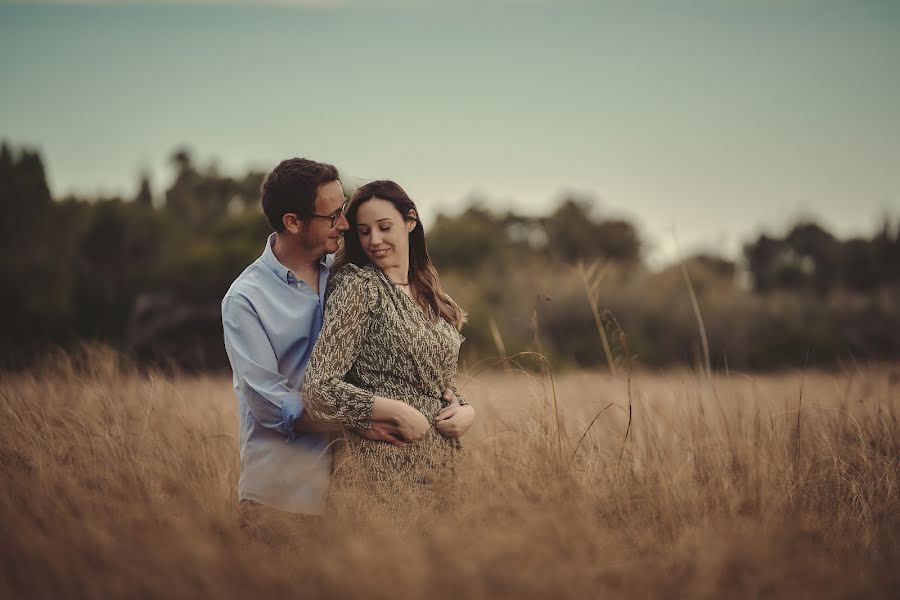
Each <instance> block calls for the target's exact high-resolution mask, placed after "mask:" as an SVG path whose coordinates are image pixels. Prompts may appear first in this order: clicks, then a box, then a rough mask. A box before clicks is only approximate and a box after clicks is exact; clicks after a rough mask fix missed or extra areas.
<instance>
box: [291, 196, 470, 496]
mask: <svg viewBox="0 0 900 600" xmlns="http://www.w3.org/2000/svg"><path fill="white" fill-rule="evenodd" d="M346 216H347V220H348V222H349V223H350V230H349V231H348V232H347V233H346V234H345V235H344V246H343V248H342V250H341V251H340V252H339V253H338V256H337V259H336V261H335V265H334V268H333V273H334V275H333V276H332V278H331V280H330V281H329V284H328V291H327V293H326V299H327V303H326V308H325V319H324V323H323V326H322V331H321V333H320V334H319V339H318V342H317V343H316V347H315V349H314V350H313V354H312V358H311V359H310V362H309V366H308V367H307V370H306V376H305V381H304V385H303V398H304V403H305V406H306V410H307V411H308V413H309V415H310V416H311V417H312V418H313V419H314V420H317V421H323V422H326V423H332V424H340V425H342V426H343V427H344V428H345V429H346V430H347V433H346V436H345V437H346V444H344V451H343V453H342V456H341V458H342V459H343V460H341V461H340V462H341V466H340V467H339V468H338V469H337V471H336V473H335V479H336V480H338V481H339V480H341V479H343V478H346V477H347V476H358V475H362V476H363V478H364V479H367V480H369V482H374V483H376V484H377V483H386V482H388V481H398V480H399V481H401V482H407V483H409V482H415V483H423V482H429V481H432V480H434V478H435V476H436V475H438V474H439V473H440V472H442V471H443V469H442V467H443V466H446V465H448V464H450V463H452V462H453V458H454V456H455V455H456V454H457V453H458V451H459V450H460V449H461V446H460V443H459V441H458V439H457V438H458V437H459V436H460V435H462V434H463V433H464V432H465V431H466V430H467V429H468V427H469V426H470V425H471V423H472V421H473V420H474V416H475V411H474V409H473V408H472V407H471V406H469V405H467V404H466V402H465V400H463V399H462V398H461V397H460V396H459V392H458V391H457V390H456V387H455V385H454V381H453V380H454V377H455V375H456V372H457V364H456V363H457V358H458V354H459V346H460V344H461V343H462V341H463V337H462V336H461V335H460V334H459V329H460V328H461V327H462V325H463V322H464V320H465V313H464V312H463V311H462V309H461V308H460V307H459V306H457V304H456V303H455V302H454V301H453V300H452V299H451V298H450V297H449V296H447V294H445V293H444V291H443V288H442V287H441V283H440V280H439V279H438V275H437V271H436V270H435V268H434V265H433V264H432V263H431V259H430V258H429V257H428V250H427V248H426V246H425V232H424V230H423V228H422V224H421V222H420V221H419V216H418V212H417V211H416V207H415V204H414V203H413V201H412V200H411V199H410V198H409V196H407V195H406V192H404V191H403V189H402V188H401V187H400V186H399V185H397V184H396V183H394V182H391V181H375V182H372V183H369V184H366V185H364V186H362V187H360V188H359V189H358V190H357V192H356V193H355V194H354V195H353V198H351V200H350V204H349V206H348V208H347V215H346ZM447 388H449V389H451V390H453V392H454V394H455V395H456V398H457V399H458V402H454V403H451V404H450V405H449V406H446V405H445V401H443V400H442V393H443V391H444V390H445V389H447ZM373 421H380V422H387V423H389V424H390V425H389V427H391V428H392V429H391V430H392V431H393V432H394V433H395V434H396V435H397V437H398V439H396V440H395V443H393V444H392V443H386V442H384V441H377V440H375V439H369V437H375V436H369V437H366V435H365V434H366V429H367V428H369V426H370V424H371V423H372V422H373ZM407 442H413V443H407Z"/></svg>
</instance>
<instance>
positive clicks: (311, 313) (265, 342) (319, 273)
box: [222, 158, 455, 526]
mask: <svg viewBox="0 0 900 600" xmlns="http://www.w3.org/2000/svg"><path fill="white" fill-rule="evenodd" d="M261 191H262V206H263V212H264V213H265V215H266V219H267V220H268V222H269V224H270V225H271V227H272V229H273V230H274V233H272V234H271V235H270V236H269V239H268V242H267V243H266V246H265V249H264V250H263V253H262V256H260V257H259V258H258V259H257V260H256V261H255V262H254V263H253V264H251V265H250V266H249V267H247V268H246V269H245V270H244V272H243V273H241V275H240V276H239V277H238V278H237V279H236V280H235V281H234V283H233V284H232V285H231V287H230V288H229V290H228V292H227V293H226V294H225V298H224V299H223V300H222V324H223V327H224V334H225V349H226V351H227V353H228V359H229V361H230V362H231V368H232V371H233V374H234V375H233V384H234V389H235V392H236V393H237V397H238V412H239V417H240V457H241V474H240V480H239V482H238V496H239V498H240V500H241V512H242V522H243V524H244V525H245V526H247V523H248V521H256V520H258V518H257V517H258V516H259V515H267V520H269V521H271V516H272V513H273V512H274V511H272V510H271V509H277V511H281V512H283V513H297V514H301V515H318V514H321V513H322V512H323V511H324V508H325V500H326V495H327V492H328V483H329V478H330V475H331V467H332V464H331V462H332V452H331V446H330V442H331V441H332V439H333V438H334V435H333V433H331V432H328V431H327V430H324V429H323V428H322V427H323V426H322V425H318V424H316V423H314V422H312V421H311V420H310V419H309V418H308V416H307V415H306V413H305V412H304V410H303V399H302V398H301V395H300V389H301V386H302V384H303V374H304V371H305V369H306V365H307V363H308V362H309V358H310V355H311V354H312V350H313V346H314V345H315V342H316V339H317V337H318V335H319V330H320V329H321V326H322V317H323V309H324V297H325V285H326V282H327V280H328V271H329V266H330V265H331V263H332V257H331V256H330V255H331V254H333V253H334V252H336V251H337V249H338V243H339V241H340V239H341V236H342V235H343V233H344V232H345V231H347V229H349V224H348V223H347V219H346V217H345V216H344V210H345V209H346V200H345V198H344V193H343V190H342V188H341V182H340V181H339V179H338V172H337V169H335V168H334V167H333V166H331V165H328V164H323V163H318V162H314V161H311V160H307V159H303V158H292V159H288V160H285V161H282V162H281V163H280V164H279V165H278V166H277V167H275V169H273V170H272V172H271V173H269V174H268V175H267V176H266V178H265V181H264V182H263V184H262V190H261ZM447 399H448V401H452V400H455V398H453V397H452V396H448V397H447ZM360 433H361V434H362V435H365V436H366V437H368V438H370V439H375V440H381V441H384V442H387V443H392V444H396V445H403V444H404V443H405V441H404V440H402V439H400V437H399V434H398V430H397V428H396V427H394V426H393V425H391V424H390V423H385V422H378V421H373V422H372V427H371V428H370V429H366V430H361V431H360ZM276 515H277V513H276Z"/></svg>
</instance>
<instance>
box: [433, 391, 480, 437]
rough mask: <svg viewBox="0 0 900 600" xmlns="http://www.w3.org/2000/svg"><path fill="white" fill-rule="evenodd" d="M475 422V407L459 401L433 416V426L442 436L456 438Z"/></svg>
mask: <svg viewBox="0 0 900 600" xmlns="http://www.w3.org/2000/svg"><path fill="white" fill-rule="evenodd" d="M455 398H456V397H455V396H454V400H455ZM474 422H475V409H474V408H472V407H471V406H469V405H468V404H465V405H463V406H460V405H459V402H454V403H451V404H450V406H448V407H447V408H445V409H444V410H442V411H441V412H439V413H438V414H437V416H436V417H435V418H434V428H435V429H437V431H438V433H440V434H441V435H442V436H444V437H449V438H458V437H460V436H461V435H463V434H464V433H465V432H467V431H468V430H469V427H471V426H472V423H474Z"/></svg>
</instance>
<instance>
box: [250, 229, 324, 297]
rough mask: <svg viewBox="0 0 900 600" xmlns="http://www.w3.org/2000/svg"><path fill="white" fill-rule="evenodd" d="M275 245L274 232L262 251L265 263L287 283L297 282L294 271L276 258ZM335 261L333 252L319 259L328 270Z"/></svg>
mask: <svg viewBox="0 0 900 600" xmlns="http://www.w3.org/2000/svg"><path fill="white" fill-rule="evenodd" d="M274 246H275V234H274V233H272V234H270V235H269V239H268V240H266V247H265V249H264V250H263V253H262V261H263V264H264V265H266V266H267V267H269V269H271V270H272V272H273V273H275V274H276V275H278V278H279V279H281V280H282V281H283V282H285V283H287V284H294V283H296V282H297V278H296V277H295V276H294V273H293V272H292V271H291V270H290V269H288V268H287V267H286V266H284V265H283V264H281V262H279V260H278V259H277V258H275V252H273V251H272V248H273V247H274ZM333 262H334V256H333V255H331V254H326V255H325V256H323V257H322V258H321V259H319V264H320V265H321V266H322V267H324V269H325V271H326V272H327V271H328V270H329V269H330V268H331V263H333Z"/></svg>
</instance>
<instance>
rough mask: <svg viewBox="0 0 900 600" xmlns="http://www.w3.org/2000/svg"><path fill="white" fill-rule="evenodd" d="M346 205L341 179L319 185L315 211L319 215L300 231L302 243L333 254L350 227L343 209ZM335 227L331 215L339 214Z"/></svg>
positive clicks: (313, 248) (317, 250)
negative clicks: (332, 224)
mask: <svg viewBox="0 0 900 600" xmlns="http://www.w3.org/2000/svg"><path fill="white" fill-rule="evenodd" d="M343 206H344V191H343V189H342V188H341V183H340V182H339V181H329V182H328V183H323V184H322V185H320V186H319V190H318V194H317V195H316V203H315V208H314V210H313V212H314V213H315V214H316V215H318V216H314V217H313V218H312V219H310V221H309V223H306V224H305V225H304V226H303V227H302V228H301V231H300V243H301V244H302V245H303V247H304V248H306V249H307V250H315V251H316V252H317V253H321V254H322V255H323V256H324V255H325V254H332V253H334V252H337V250H338V243H339V242H340V239H341V237H342V236H343V235H344V232H345V231H347V230H348V229H350V224H349V223H347V217H346V216H344V214H343V212H341V209H342V208H343ZM338 214H339V216H338V218H337V220H336V221H335V224H334V227H332V226H331V221H332V219H331V217H333V216H335V215H338Z"/></svg>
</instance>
